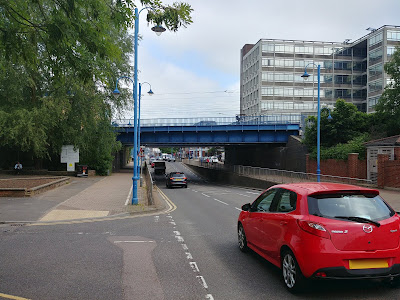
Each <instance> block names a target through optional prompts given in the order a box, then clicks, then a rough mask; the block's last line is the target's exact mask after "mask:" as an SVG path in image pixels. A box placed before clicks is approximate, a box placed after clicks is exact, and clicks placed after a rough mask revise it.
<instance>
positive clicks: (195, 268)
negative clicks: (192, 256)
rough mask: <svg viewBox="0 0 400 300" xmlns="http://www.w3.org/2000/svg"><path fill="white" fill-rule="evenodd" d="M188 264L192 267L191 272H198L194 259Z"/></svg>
mask: <svg viewBox="0 0 400 300" xmlns="http://www.w3.org/2000/svg"><path fill="white" fill-rule="evenodd" d="M189 265H190V267H191V268H192V270H193V272H196V273H198V272H200V270H199V267H198V266H197V263H196V262H195V261H191V262H189Z"/></svg>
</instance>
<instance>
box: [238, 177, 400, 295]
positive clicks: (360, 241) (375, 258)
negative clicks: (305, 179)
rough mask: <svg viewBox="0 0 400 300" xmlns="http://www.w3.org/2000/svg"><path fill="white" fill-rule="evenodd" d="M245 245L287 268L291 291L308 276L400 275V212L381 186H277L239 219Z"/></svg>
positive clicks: (285, 277)
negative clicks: (387, 198) (385, 195)
mask: <svg viewBox="0 0 400 300" xmlns="http://www.w3.org/2000/svg"><path fill="white" fill-rule="evenodd" d="M238 239H239V248H240V250H242V251H243V252H246V251H247V250H248V249H249V248H251V249H252V250H254V251H255V252H256V253H258V254H259V255H261V256H262V257H264V258H265V259H267V260H268V261H269V262H271V263H272V264H274V265H276V266H278V267H279V268H281V270H282V277H283V281H284V283H285V286H286V288H287V289H288V290H289V291H293V292H295V291H297V290H299V289H301V287H302V286H303V283H304V282H305V279H306V278H315V279H317V278H320V279H346V278H352V279H362V278H387V279H388V281H389V282H390V283H391V284H393V285H398V283H399V279H400V277H399V276H400V245H399V241H400V217H399V216H398V215H397V213H396V212H395V211H394V210H393V209H392V208H391V207H390V206H389V205H388V204H387V203H386V202H385V201H384V200H383V199H382V198H381V197H380V196H379V191H378V190H374V189H368V188H363V187H358V186H353V185H345V184H336V183H295V184H282V185H276V186H273V187H271V188H269V189H268V190H266V191H265V192H263V193H262V194H261V195H260V196H259V197H258V198H257V199H256V200H255V201H254V202H253V203H252V204H250V203H249V204H245V205H243V206H242V212H241V213H240V215H239V219H238Z"/></svg>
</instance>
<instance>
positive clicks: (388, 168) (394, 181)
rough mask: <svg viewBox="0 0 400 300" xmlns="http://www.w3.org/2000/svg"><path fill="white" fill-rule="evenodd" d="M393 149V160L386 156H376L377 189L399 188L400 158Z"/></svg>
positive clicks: (397, 151)
mask: <svg viewBox="0 0 400 300" xmlns="http://www.w3.org/2000/svg"><path fill="white" fill-rule="evenodd" d="M398 149H399V148H395V160H389V155H388V154H378V187H380V188H383V187H394V188H400V156H399V150H398Z"/></svg>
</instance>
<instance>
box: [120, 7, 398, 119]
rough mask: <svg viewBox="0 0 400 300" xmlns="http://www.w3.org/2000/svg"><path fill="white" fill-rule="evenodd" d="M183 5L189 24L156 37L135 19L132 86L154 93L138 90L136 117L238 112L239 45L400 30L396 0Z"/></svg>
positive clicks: (332, 39)
mask: <svg viewBox="0 0 400 300" xmlns="http://www.w3.org/2000/svg"><path fill="white" fill-rule="evenodd" d="M163 2H164V3H165V4H167V3H172V2H175V1H169V0H164V1H163ZM184 2H185V1H184ZM186 2H188V3H189V4H190V5H191V6H192V8H193V9H194V11H193V24H191V25H189V26H188V27H187V28H181V29H179V30H178V31H177V32H176V33H174V32H168V31H166V32H164V33H163V34H162V35H161V36H156V35H155V34H154V32H152V31H151V29H150V28H151V26H148V24H147V22H146V11H143V12H142V13H141V14H140V20H139V34H140V35H141V36H142V38H143V39H142V41H141V42H140V43H139V50H138V68H139V82H149V83H150V84H151V86H152V90H153V92H154V95H153V96H148V95H147V94H146V93H145V92H146V91H147V90H148V85H144V86H143V91H142V94H143V95H144V96H143V97H142V106H141V118H142V119H148V118H192V117H227V116H232V117H233V116H235V115H236V114H238V113H239V110H240V108H239V78H240V49H241V48H242V47H243V45H245V44H255V43H256V42H257V41H259V40H260V39H263V38H265V39H289V40H309V41H327V42H342V41H344V40H345V39H352V40H356V39H358V38H360V37H362V36H364V35H366V34H367V33H368V31H367V30H366V28H368V27H372V28H379V27H381V26H383V25H399V26H400V14H399V12H400V0H380V1H377V0H375V1H371V0H363V1H360V0H336V1H324V0H303V1H299V0H296V1H294V0H281V1H271V0H246V1H235V0H188V1H186ZM131 75H132V76H133V74H131ZM124 115H125V116H126V117H128V118H129V117H133V113H132V112H129V111H126V112H124Z"/></svg>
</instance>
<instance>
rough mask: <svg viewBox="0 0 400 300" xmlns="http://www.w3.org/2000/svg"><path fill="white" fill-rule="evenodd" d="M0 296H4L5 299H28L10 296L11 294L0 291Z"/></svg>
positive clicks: (26, 299)
mask: <svg viewBox="0 0 400 300" xmlns="http://www.w3.org/2000/svg"><path fill="white" fill-rule="evenodd" d="M0 297H1V298H6V299H14V300H30V299H28V298H22V297H18V296H12V295H7V294H2V293H0Z"/></svg>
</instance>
